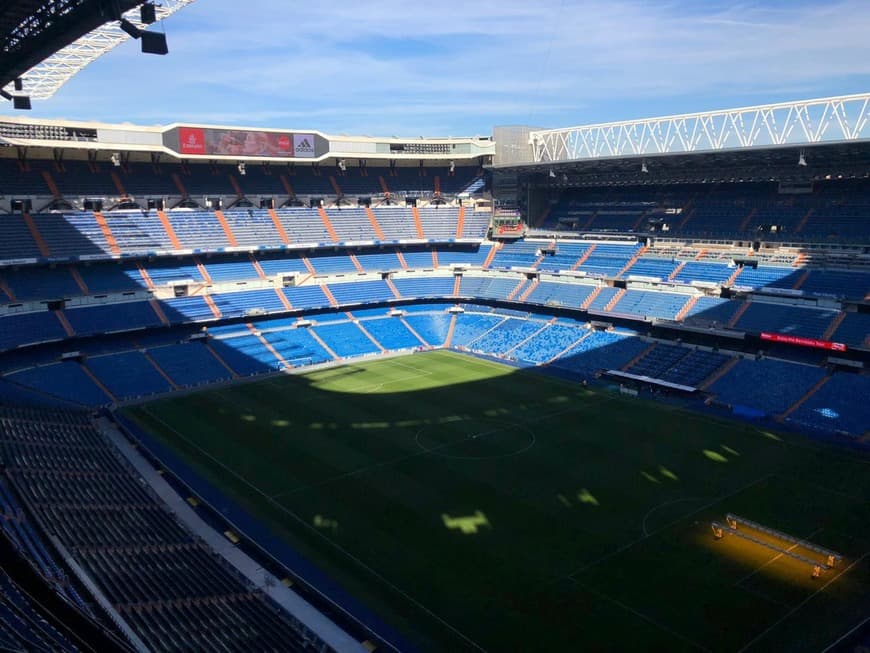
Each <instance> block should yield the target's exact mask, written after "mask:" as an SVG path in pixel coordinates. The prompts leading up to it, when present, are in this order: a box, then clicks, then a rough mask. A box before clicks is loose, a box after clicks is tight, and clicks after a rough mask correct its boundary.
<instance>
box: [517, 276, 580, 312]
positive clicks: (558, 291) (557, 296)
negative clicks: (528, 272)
mask: <svg viewBox="0 0 870 653" xmlns="http://www.w3.org/2000/svg"><path fill="white" fill-rule="evenodd" d="M593 290H595V286H587V285H582V284H579V283H557V282H555V281H541V282H540V283H539V284H538V285H537V286H535V289H534V290H532V292H531V294H530V295H529V296H528V297H526V301H527V302H529V303H531V304H544V305H548V306H572V307H574V308H576V307H578V306H580V305H581V304H582V303H583V302H584V301H585V300H586V298H587V297H589V295H591V294H592V291H593Z"/></svg>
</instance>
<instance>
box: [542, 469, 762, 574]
mask: <svg viewBox="0 0 870 653" xmlns="http://www.w3.org/2000/svg"><path fill="white" fill-rule="evenodd" d="M771 476H773V473H770V474H765V475H764V476H762V477H761V478H757V479H755V480H754V481H752V482H751V483H747V484H746V485H744V486H742V487H740V488H737V489H736V490H734V491H733V492H729V493H728V494H723V495H722V496H720V497H717V498H715V499H713V500H712V501H709V502H708V503H705V504H704V505H703V506H701V507H700V508H697V509H696V510H693V511H691V512H687V513H686V514H685V515H681V516H679V517H677V518H676V519H673V520H671V521H669V522H668V523H666V524H663V525H662V526H660V527H659V528H657V529H655V530H654V531H652V532H650V534H649V535H643V536H642V537H639V538H637V539H636V540H632V541H631V542H628V543H627V544H624V545H622V546H621V547H619V548H617V549H614V550H613V551H611V552H610V553H605V554H604V555H603V556H601V557H600V558H597V559H596V560H593V561H592V562H589V563H587V564H585V565H583V566H582V567H580V568H579V569H576V570H574V571H572V572H570V573H568V574H567V575H565V576H561V577H559V578H555V579H553V581H551V582H553V583H555V582H558V581H560V580H564V579H565V578H568V579H571V580H574V577H575V576H577V574H582V573H583V572H584V571H587V570H589V569H592V567H595V566H596V565H598V564H600V563H602V562H604V561H605V560H609V559H610V558H613V557H614V556H617V555H619V554H620V553H623V552H625V551H628V550H629V549H630V548H631V547H633V546H634V545H635V544H639V543H640V542H643V541H644V540H646V539H649V538H650V537H652V536H653V535H657V534H659V533H661V532H663V531H665V530H667V529H668V528H670V527H671V526H673V525H674V524H676V523H677V522H679V521H682V520H683V519H686V518H688V517H691V516H692V515H696V514H698V513H699V512H702V511H704V510H708V509H709V508H712V507H713V506H715V505H716V504H717V503H721V502H722V501H725V500H726V499H730V498H731V497H733V496H736V495H738V494H740V493H741V492H744V491H746V490H748V489H749V488H751V487H753V486H755V485H758V484H759V483H763V482H764V481H766V480H768V479H769V478H770V477H771Z"/></svg>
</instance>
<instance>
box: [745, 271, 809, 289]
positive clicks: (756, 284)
mask: <svg viewBox="0 0 870 653" xmlns="http://www.w3.org/2000/svg"><path fill="white" fill-rule="evenodd" d="M799 275H800V271H799V270H796V269H795V268H780V267H775V266H772V265H759V266H758V267H757V268H755V269H753V268H751V267H744V268H743V270H742V271H741V272H740V274H739V275H737V279H736V280H735V281H734V287H735V288H738V287H739V288H763V287H765V286H774V285H775V287H778V288H781V287H783V286H782V282H783V281H784V280H785V279H789V280H791V284H786V286H785V287H787V288H790V287H791V286H792V285H794V282H796V281H797V279H798V276H799Z"/></svg>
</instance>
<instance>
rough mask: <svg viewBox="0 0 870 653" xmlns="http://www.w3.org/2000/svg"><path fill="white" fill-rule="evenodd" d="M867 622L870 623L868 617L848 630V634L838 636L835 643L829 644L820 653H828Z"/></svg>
mask: <svg viewBox="0 0 870 653" xmlns="http://www.w3.org/2000/svg"><path fill="white" fill-rule="evenodd" d="M868 621H870V617H867V618H866V619H864V621H862V622H861V623H859V624H858V625H857V626H855V627H854V628H852V629H851V630H849V632H847V633H844V634H842V635H840V636H839V637H838V638H837V641H835V642H834V643H833V644H830V645H829V646H828V647H827V648H826V649H824V650H823V651H822V653H828V651H830V650H831V649H833V648H834V647H835V646H836V645H837V644H839V643H840V642H842V641H843V640H844V639H846V638H847V637H848V636H849V635H851V634H852V633H854V632H855V631H856V630H858V629H859V628H860V627H861V626H863V625H864V624H866V623H867V622H868Z"/></svg>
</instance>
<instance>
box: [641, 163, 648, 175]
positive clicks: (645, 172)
mask: <svg viewBox="0 0 870 653" xmlns="http://www.w3.org/2000/svg"><path fill="white" fill-rule="evenodd" d="M640 171H641V172H642V173H643V174H645V175H646V174H649V168H647V167H646V161H641V164H640Z"/></svg>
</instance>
